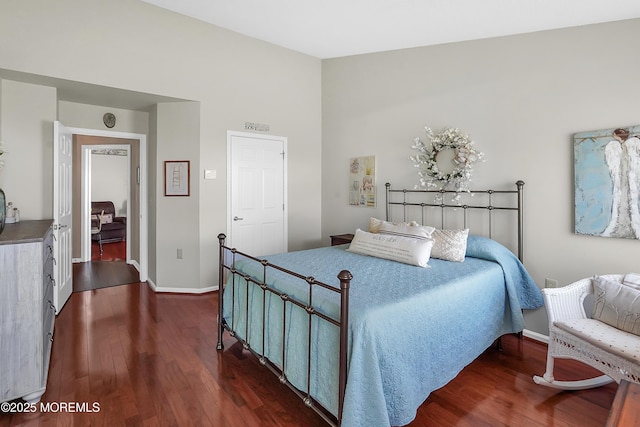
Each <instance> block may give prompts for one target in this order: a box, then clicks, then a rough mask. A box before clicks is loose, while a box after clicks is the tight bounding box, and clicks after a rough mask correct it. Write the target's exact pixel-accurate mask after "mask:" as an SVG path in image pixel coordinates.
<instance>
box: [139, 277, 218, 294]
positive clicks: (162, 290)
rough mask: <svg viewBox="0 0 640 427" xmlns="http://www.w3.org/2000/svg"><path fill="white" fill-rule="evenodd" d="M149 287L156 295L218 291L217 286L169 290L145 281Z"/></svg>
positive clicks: (150, 281)
mask: <svg viewBox="0 0 640 427" xmlns="http://www.w3.org/2000/svg"><path fill="white" fill-rule="evenodd" d="M147 283H148V284H149V287H150V288H151V289H152V290H153V291H154V292H158V293H175V294H206V293H207V292H213V291H217V290H218V286H208V287H206V288H169V287H164V286H157V285H156V284H155V283H153V281H152V280H151V279H147Z"/></svg>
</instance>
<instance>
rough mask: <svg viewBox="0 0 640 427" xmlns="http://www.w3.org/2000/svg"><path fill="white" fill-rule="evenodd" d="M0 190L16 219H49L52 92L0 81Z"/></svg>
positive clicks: (54, 94) (30, 85)
mask: <svg viewBox="0 0 640 427" xmlns="http://www.w3.org/2000/svg"><path fill="white" fill-rule="evenodd" d="M0 84H1V86H2V89H1V91H0V94H1V95H2V96H1V98H0V140H2V141H3V142H4V145H5V150H6V152H5V154H4V155H3V156H2V157H3V160H4V168H2V169H0V188H2V189H3V190H4V192H5V195H6V197H7V202H13V205H14V206H15V207H17V208H18V209H20V219H21V220H30V219H46V218H53V121H54V120H55V119H56V103H57V101H56V89H55V88H51V87H46V86H39V85H32V84H26V83H19V82H13V81H9V80H0Z"/></svg>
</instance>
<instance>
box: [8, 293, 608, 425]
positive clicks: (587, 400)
mask: <svg viewBox="0 0 640 427" xmlns="http://www.w3.org/2000/svg"><path fill="white" fill-rule="evenodd" d="M216 315H217V293H215V292H214V293H209V294H205V295H177V294H155V293H154V292H153V291H151V290H150V289H149V288H148V286H147V285H146V284H144V283H138V284H130V285H125V286H117V287H110V288H104V289H98V290H96V291H92V292H78V293H74V294H73V295H72V296H71V298H70V300H69V302H68V303H67V304H66V306H65V308H64V309H63V310H62V312H61V313H60V315H59V316H58V317H57V319H56V326H55V339H54V342H53V352H52V358H51V366H50V369H49V382H48V388H47V391H46V393H45V394H44V396H43V400H42V401H43V402H58V403H60V402H80V403H83V402H86V403H88V404H89V405H92V404H93V403H94V402H95V403H97V404H99V412H94V413H69V412H57V413H53V412H50V413H41V412H37V413H32V414H13V415H11V414H2V413H0V425H2V426H18V425H29V426H31V425H33V426H38V425H41V426H71V425H76V426H88V425H96V426H102V425H104V426H116V425H121V426H139V425H140V426H143V425H162V426H191V425H194V426H232V427H233V426H238V427H240V426H242V427H246V426H250V427H251V426H256V427H257V426H324V425H325V423H324V422H323V421H322V419H321V418H320V417H319V416H317V415H316V414H315V413H313V412H312V411H311V410H310V409H308V408H306V407H305V405H304V404H303V403H302V402H300V401H299V400H298V399H297V397H294V395H293V393H292V392H291V391H290V390H288V389H287V388H286V387H285V386H283V385H282V384H280V383H279V381H278V379H277V378H275V377H274V376H273V375H272V374H271V373H270V372H267V371H266V370H264V369H263V368H262V367H261V366H260V365H259V363H258V362H256V360H255V359H254V358H253V357H251V356H249V355H248V354H247V353H246V352H243V351H242V347H241V346H239V345H238V344H237V343H235V342H234V340H233V339H232V338H230V337H226V338H225V345H226V347H225V350H224V352H217V351H216V349H215V347H216V333H215V321H216ZM545 354H546V347H545V346H544V345H543V344H540V343H538V342H535V341H531V340H529V339H526V338H525V339H518V338H516V337H514V336H507V337H505V338H504V349H503V351H502V352H497V351H496V350H495V349H493V348H491V349H488V350H487V351H486V352H485V353H484V354H483V355H481V356H480V357H479V358H478V359H477V360H476V361H475V362H473V363H472V364H471V365H469V366H468V367H467V368H465V369H464V370H463V371H462V373H460V374H459V375H458V376H457V377H456V378H455V379H454V380H453V381H451V382H450V383H449V384H448V385H446V386H445V387H443V388H442V389H440V390H437V391H436V392H434V393H432V394H431V396H430V397H429V398H428V399H427V401H426V402H425V403H424V404H423V405H422V406H421V408H420V409H419V411H418V415H417V418H416V419H415V421H414V422H413V423H412V424H411V426H414V427H417V426H438V427H440V426H474V427H475V426H491V427H496V426H554V427H562V426H571V427H574V426H580V427H588V426H603V425H604V424H605V422H606V419H607V415H608V412H609V408H610V407H611V404H612V402H613V397H614V394H615V391H616V388H617V385H616V384H615V383H614V384H611V385H608V386H605V387H602V388H599V389H594V390H587V391H579V392H562V391H557V390H552V389H549V388H545V387H542V386H538V385H536V384H534V383H533V381H532V379H531V377H532V375H534V374H541V373H542V372H543V371H544V364H545V362H544V361H545ZM559 366H560V368H561V369H560V370H559V372H558V377H559V378H560V379H567V378H568V377H569V375H568V374H569V373H570V372H574V373H577V374H578V375H581V374H586V373H587V371H589V372H590V370H589V369H585V368H583V367H582V366H581V365H579V364H578V363H577V362H570V361H560V362H559Z"/></svg>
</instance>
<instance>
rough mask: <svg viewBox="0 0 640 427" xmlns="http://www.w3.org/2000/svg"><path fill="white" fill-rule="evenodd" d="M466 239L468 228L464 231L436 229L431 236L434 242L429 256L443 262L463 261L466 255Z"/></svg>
mask: <svg viewBox="0 0 640 427" xmlns="http://www.w3.org/2000/svg"><path fill="white" fill-rule="evenodd" d="M468 237H469V229H468V228H465V229H464V230H440V229H436V230H435V231H434V232H433V233H432V234H431V238H432V239H433V241H434V243H433V249H432V250H431V256H432V257H433V258H438V259H443V260H445V261H456V262H462V261H464V256H465V254H466V253H467V238H468Z"/></svg>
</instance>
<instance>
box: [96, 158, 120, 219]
mask: <svg viewBox="0 0 640 427" xmlns="http://www.w3.org/2000/svg"><path fill="white" fill-rule="evenodd" d="M128 187H129V163H128V162H127V156H115V155H104V154H92V155H91V201H92V202H101V201H109V202H113V206H114V207H115V209H116V216H127V203H128V201H127V189H128Z"/></svg>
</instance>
